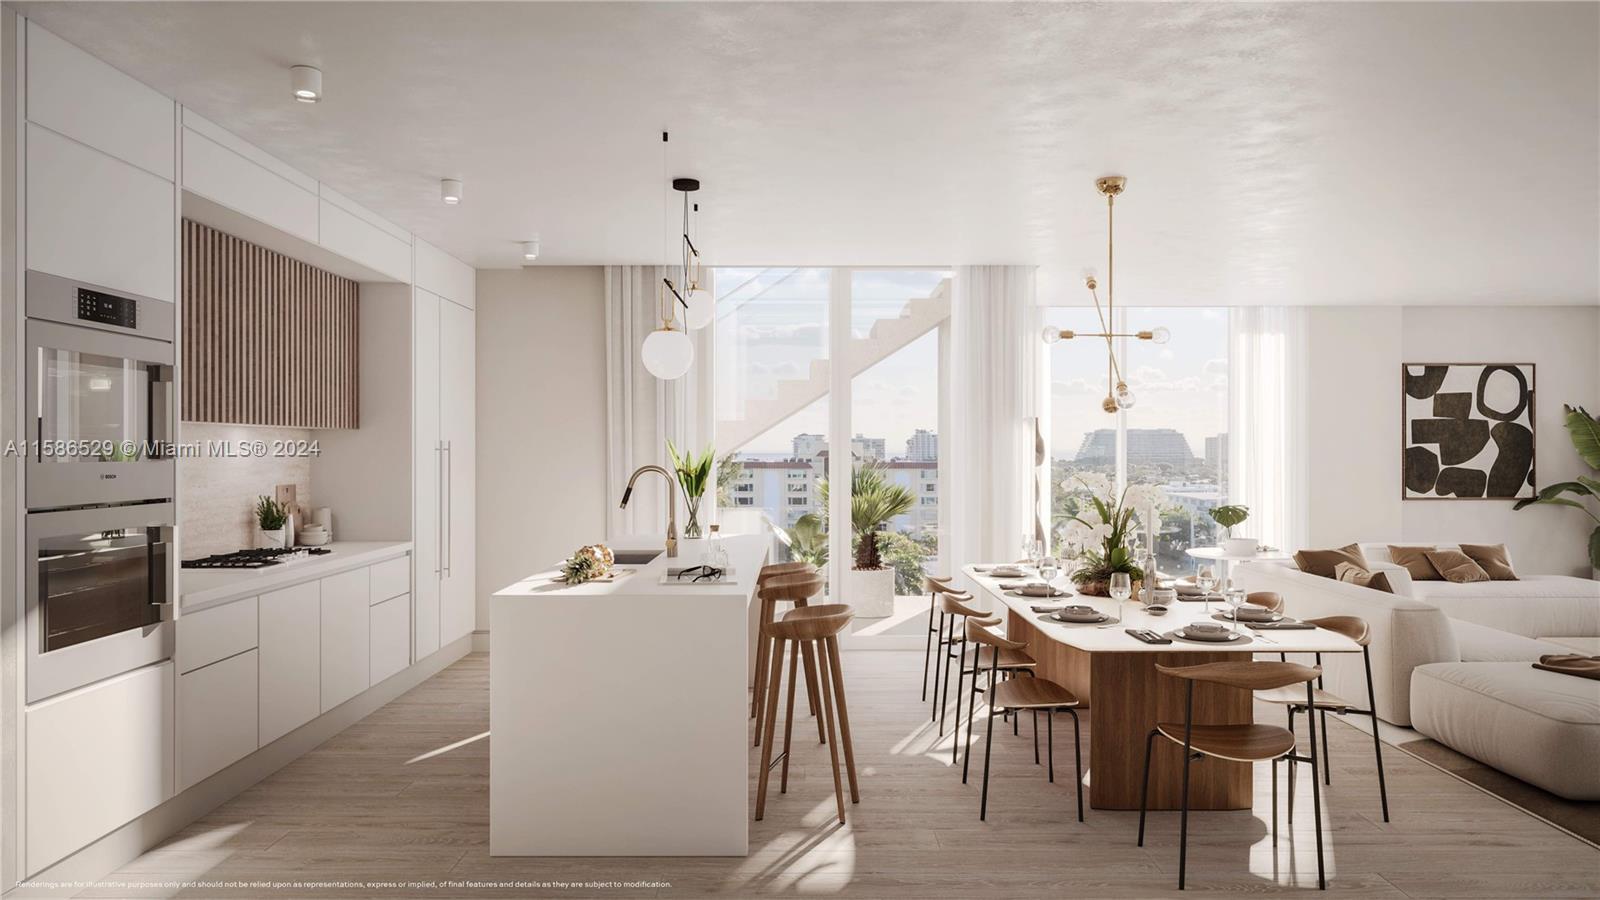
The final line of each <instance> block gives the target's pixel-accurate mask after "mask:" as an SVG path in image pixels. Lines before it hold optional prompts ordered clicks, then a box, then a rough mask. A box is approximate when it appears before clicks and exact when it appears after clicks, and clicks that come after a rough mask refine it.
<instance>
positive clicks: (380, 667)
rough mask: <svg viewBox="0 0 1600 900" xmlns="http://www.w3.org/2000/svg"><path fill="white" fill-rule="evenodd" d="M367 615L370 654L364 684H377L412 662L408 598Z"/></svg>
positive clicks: (382, 605) (389, 601)
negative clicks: (369, 633) (369, 627)
mask: <svg viewBox="0 0 1600 900" xmlns="http://www.w3.org/2000/svg"><path fill="white" fill-rule="evenodd" d="M369 611H370V612H369V617H368V618H369V621H370V623H371V646H372V650H371V660H370V662H369V663H368V675H367V680H368V682H370V683H371V684H377V683H378V682H380V681H382V680H384V679H385V678H388V677H389V676H390V675H393V674H395V673H396V672H399V671H400V670H401V669H404V668H405V667H406V666H407V665H408V664H409V663H410V662H411V597H410V596H408V595H406V594H401V595H400V596H398V597H390V598H389V599H387V600H384V601H382V602H380V603H375V604H373V605H372V606H371V607H369Z"/></svg>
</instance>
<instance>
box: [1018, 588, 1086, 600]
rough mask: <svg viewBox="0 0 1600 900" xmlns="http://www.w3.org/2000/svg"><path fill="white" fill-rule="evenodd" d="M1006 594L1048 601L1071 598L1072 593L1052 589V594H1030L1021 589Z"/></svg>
mask: <svg viewBox="0 0 1600 900" xmlns="http://www.w3.org/2000/svg"><path fill="white" fill-rule="evenodd" d="M1006 593H1008V594H1010V595H1011V596H1013V597H1032V598H1034V599H1036V600H1047V599H1049V598H1051V597H1066V596H1069V595H1070V593H1071V592H1070V591H1063V590H1062V589H1060V588H1051V589H1050V593H1048V594H1030V593H1028V592H1027V591H1024V590H1021V589H1012V590H1009V591H1006Z"/></svg>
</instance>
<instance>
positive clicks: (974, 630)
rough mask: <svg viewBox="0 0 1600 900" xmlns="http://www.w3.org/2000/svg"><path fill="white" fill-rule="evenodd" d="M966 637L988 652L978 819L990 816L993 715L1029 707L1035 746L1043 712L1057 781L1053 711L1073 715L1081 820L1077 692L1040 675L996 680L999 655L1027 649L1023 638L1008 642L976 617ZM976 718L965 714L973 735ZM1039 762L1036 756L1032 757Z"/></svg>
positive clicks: (969, 621) (969, 757) (1080, 818)
mask: <svg viewBox="0 0 1600 900" xmlns="http://www.w3.org/2000/svg"><path fill="white" fill-rule="evenodd" d="M966 625H967V639H968V640H970V641H972V642H973V643H975V644H979V645H981V646H980V648H979V649H980V650H982V649H984V648H987V649H989V650H990V651H991V652H990V653H989V656H988V659H989V666H988V668H989V692H988V700H989V712H988V714H987V715H986V716H985V718H987V719H988V720H989V724H988V727H987V728H986V729H985V731H986V734H985V736H984V742H983V800H982V803H981V804H980V805H979V806H978V821H980V822H982V821H987V820H988V816H989V755H990V752H991V751H992V750H993V748H994V716H995V712H996V711H998V710H1011V711H1014V712H1020V711H1022V710H1025V709H1028V710H1033V714H1034V746H1035V748H1036V749H1037V746H1038V731H1039V729H1038V722H1039V720H1038V715H1039V713H1040V712H1043V713H1044V714H1045V715H1044V721H1045V734H1046V735H1047V738H1046V741H1047V744H1048V747H1049V749H1048V754H1049V757H1048V758H1049V761H1050V781H1051V782H1054V781H1055V780H1056V731H1055V714H1056V713H1057V712H1066V713H1068V714H1070V715H1071V716H1072V758H1073V771H1074V772H1075V773H1076V776H1077V777H1076V778H1075V780H1076V781H1077V783H1078V821H1079V822H1082V821H1083V745H1082V742H1080V741H1079V740H1078V737H1079V732H1078V711H1077V710H1076V709H1073V707H1075V706H1077V705H1078V695H1076V694H1074V693H1073V692H1071V691H1069V690H1067V689H1066V688H1064V687H1062V686H1061V685H1059V684H1056V683H1055V682H1054V681H1046V680H1045V679H1043V678H1013V679H1011V680H1010V681H1004V682H999V683H998V684H997V683H996V682H997V680H998V679H999V677H1000V671H1001V670H1000V665H999V664H1000V658H1001V655H1002V654H1004V653H1005V651H1007V650H1013V651H1022V650H1026V649H1027V648H1028V644H1027V642H1026V641H1010V640H1006V639H1005V638H1003V637H1001V636H1000V635H998V634H995V633H994V632H992V631H990V630H989V629H988V628H986V627H984V626H983V625H982V624H980V620H979V619H976V618H968V619H967V620H966ZM974 721H975V720H974V719H973V716H972V715H971V714H970V713H969V714H968V716H967V734H968V735H969V736H970V735H971V734H972V723H973V722H974ZM1034 761H1035V762H1038V758H1037V756H1035V758H1034ZM971 764H972V754H971V753H968V754H967V762H966V765H967V766H971ZM961 780H962V781H965V780H966V770H965V768H963V770H962V774H961Z"/></svg>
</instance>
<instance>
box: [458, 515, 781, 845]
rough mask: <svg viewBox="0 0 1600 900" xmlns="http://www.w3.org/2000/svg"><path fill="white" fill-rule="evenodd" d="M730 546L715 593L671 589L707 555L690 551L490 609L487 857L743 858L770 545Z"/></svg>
mask: <svg viewBox="0 0 1600 900" xmlns="http://www.w3.org/2000/svg"><path fill="white" fill-rule="evenodd" d="M724 544H725V546H726V548H727V551H728V555H729V558H730V568H731V570H732V573H731V577H730V579H728V580H725V581H722V582H719V583H708V582H702V583H699V584H662V583H661V582H662V578H663V576H664V575H665V574H666V571H667V569H668V567H669V566H670V567H672V568H678V567H686V566H694V565H698V564H699V562H700V558H701V554H702V553H704V552H705V550H706V547H707V542H705V541H682V542H680V544H679V548H680V549H679V556H678V557H677V558H676V559H669V558H668V557H667V556H666V555H665V554H664V553H662V554H661V555H658V556H656V557H655V558H654V559H652V560H650V561H648V562H645V563H642V564H637V565H629V564H626V563H623V562H620V561H619V564H618V565H617V566H616V567H615V569H614V571H615V573H616V577H615V579H614V580H610V581H594V582H589V583H587V584H581V585H572V586H569V585H566V584H563V583H561V581H560V580H559V566H552V567H551V568H550V569H548V570H546V571H543V572H538V573H535V574H533V575H530V576H529V577H528V578H525V579H523V580H522V581H518V582H517V583H515V584H512V585H510V586H508V587H506V588H504V589H502V590H500V591H498V592H496V593H495V594H494V596H493V597H491V598H490V603H489V622H490V634H491V635H493V641H494V650H493V652H491V653H490V656H489V726H490V734H491V738H490V750H489V853H490V855H493V856H744V855H745V854H746V853H747V852H748V850H749V821H750V812H749V808H748V797H749V793H750V789H749V773H748V767H749V758H750V757H749V748H748V743H749V739H748V731H747V727H748V722H749V711H750V703H749V694H748V693H747V691H746V687H747V685H748V682H749V674H750V648H751V643H752V642H751V638H752V635H753V625H754V618H755V608H756V607H757V606H758V605H759V604H755V603H753V602H752V600H753V599H754V596H755V584H756V575H757V573H758V572H759V571H760V569H761V566H762V565H764V564H765V563H766V561H767V553H768V550H769V548H770V546H771V541H770V539H768V538H766V537H763V536H759V535H746V536H736V537H729V538H725V539H724ZM661 547H662V544H661V542H659V541H656V542H654V543H647V542H643V541H640V542H634V543H626V542H617V543H614V544H612V549H613V550H616V551H617V552H618V554H619V557H620V556H622V554H623V553H624V551H635V552H637V551H640V550H660V549H661Z"/></svg>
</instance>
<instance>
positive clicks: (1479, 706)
mask: <svg viewBox="0 0 1600 900" xmlns="http://www.w3.org/2000/svg"><path fill="white" fill-rule="evenodd" d="M1411 724H1412V727H1413V728H1415V729H1416V730H1417V731H1419V732H1421V733H1422V734H1425V735H1427V736H1428V737H1431V738H1433V739H1434V740H1436V741H1438V742H1439V743H1441V744H1444V745H1446V746H1448V747H1451V748H1453V749H1455V750H1457V751H1458V752H1461V753H1464V754H1466V755H1467V756H1470V757H1472V758H1473V759H1476V760H1478V761H1479V762H1482V763H1485V764H1487V765H1491V766H1494V767H1495V768H1497V769H1499V770H1501V771H1502V772H1506V773H1507V774H1510V775H1513V776H1515V777H1517V778H1521V779H1522V780H1524V781H1527V782H1529V783H1531V784H1534V785H1537V786H1539V787H1541V788H1544V789H1545V790H1547V791H1550V792H1551V793H1553V794H1557V795H1559V796H1562V797H1566V798H1568V799H1569V800H1600V766H1596V765H1595V764H1594V761H1595V760H1596V759H1600V683H1596V682H1594V681H1591V680H1589V679H1586V678H1575V677H1573V676H1571V675H1558V674H1556V673H1554V672H1545V671H1541V670H1539V669H1535V668H1534V667H1533V666H1532V665H1530V664H1529V663H1525V662H1476V663H1467V662H1462V663H1432V664H1429V665H1425V666H1418V667H1417V668H1416V669H1415V670H1414V671H1413V672H1412V676H1411Z"/></svg>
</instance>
